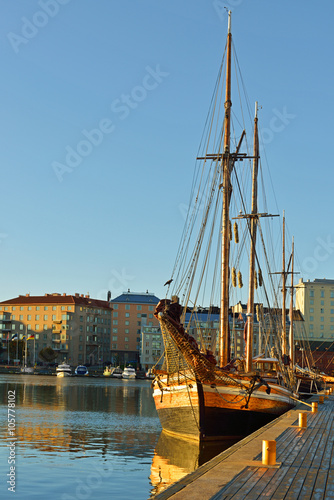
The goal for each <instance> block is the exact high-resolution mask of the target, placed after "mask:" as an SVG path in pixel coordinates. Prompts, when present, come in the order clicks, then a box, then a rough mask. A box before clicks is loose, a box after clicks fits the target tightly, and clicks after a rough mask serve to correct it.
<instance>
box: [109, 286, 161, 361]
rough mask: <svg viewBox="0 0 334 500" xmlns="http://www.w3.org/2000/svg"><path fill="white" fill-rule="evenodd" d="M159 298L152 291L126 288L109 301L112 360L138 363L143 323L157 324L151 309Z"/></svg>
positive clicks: (148, 325)
mask: <svg viewBox="0 0 334 500" xmlns="http://www.w3.org/2000/svg"><path fill="white" fill-rule="evenodd" d="M159 300H160V299H158V297H156V296H155V295H154V294H153V293H149V292H148V291H147V292H146V293H134V292H130V290H128V291H127V292H124V293H122V294H121V295H119V296H118V297H116V298H115V299H112V300H111V301H110V305H111V307H112V310H113V311H112V326H111V327H112V332H111V361H112V363H113V364H127V363H132V364H134V365H135V366H137V365H138V364H139V363H140V352H141V347H142V342H141V335H142V333H141V330H142V327H143V326H147V327H158V326H159V322H158V320H157V319H156V318H155V317H154V310H155V307H156V305H157V304H158V302H159Z"/></svg>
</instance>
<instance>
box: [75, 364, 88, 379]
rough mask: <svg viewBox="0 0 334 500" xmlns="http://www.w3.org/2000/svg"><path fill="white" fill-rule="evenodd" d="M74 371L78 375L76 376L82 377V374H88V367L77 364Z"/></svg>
mask: <svg viewBox="0 0 334 500" xmlns="http://www.w3.org/2000/svg"><path fill="white" fill-rule="evenodd" d="M74 373H75V374H76V375H77V376H78V377H82V376H84V375H88V374H89V373H88V368H87V366H84V365H79V366H77V367H76V369H75V371H74Z"/></svg>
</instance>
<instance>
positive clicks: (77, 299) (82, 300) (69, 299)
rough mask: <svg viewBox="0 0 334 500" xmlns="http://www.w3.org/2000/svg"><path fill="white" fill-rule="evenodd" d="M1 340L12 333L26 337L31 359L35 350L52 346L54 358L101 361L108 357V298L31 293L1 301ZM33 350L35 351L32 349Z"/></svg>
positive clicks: (96, 362)
mask: <svg viewBox="0 0 334 500" xmlns="http://www.w3.org/2000/svg"><path fill="white" fill-rule="evenodd" d="M0 316H1V318H5V319H2V321H0V340H1V341H2V342H4V340H5V339H7V337H9V340H10V339H11V338H12V336H13V335H14V334H17V335H18V338H19V340H22V339H23V338H24V337H28V338H29V337H33V339H30V340H28V354H29V358H28V359H29V361H30V363H32V362H33V360H34V359H35V361H38V353H39V352H40V351H41V350H42V349H43V348H45V347H51V348H52V349H53V350H54V351H56V352H57V353H58V357H57V358H56V360H55V361H56V362H57V363H60V362H62V361H63V360H65V359H66V360H67V362H68V363H70V364H71V365H72V366H76V365H79V364H91V365H97V364H102V363H103V362H104V361H109V360H110V333H111V307H110V304H109V302H107V301H104V300H97V299H93V298H91V297H90V296H89V295H83V294H81V295H80V294H78V293H76V294H74V295H67V294H66V293H64V294H59V293H52V294H48V293H46V294H45V295H43V296H31V295H30V294H26V295H19V296H18V297H16V298H14V299H10V300H6V301H4V302H1V303H0ZM34 351H35V352H34Z"/></svg>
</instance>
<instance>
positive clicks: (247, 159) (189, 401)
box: [153, 12, 298, 441]
mask: <svg viewBox="0 0 334 500" xmlns="http://www.w3.org/2000/svg"><path fill="white" fill-rule="evenodd" d="M225 53H226V58H225V54H224V58H223V61H224V60H226V72H225V74H226V79H225V80H226V84H225V99H224V97H223V94H222V93H220V92H221V90H220V86H219V84H218V83H217V84H216V88H215V94H214V97H213V99H212V111H213V113H212V118H211V117H210V119H208V120H207V123H208V133H207V134H206V137H207V139H208V140H207V142H206V144H205V145H204V147H203V150H204V154H203V155H202V156H199V157H198V158H197V160H199V161H200V162H201V163H200V164H201V169H202V170H198V171H197V174H196V176H195V177H196V179H197V180H198V179H199V184H200V183H201V182H202V180H203V179H204V178H205V179H207V181H208V188H204V187H203V185H202V184H201V185H200V187H199V188H198V189H197V188H196V190H195V189H194V190H193V191H194V193H195V194H194V198H195V202H194V206H192V205H190V210H189V214H188V217H187V221H186V226H185V230H184V235H183V236H184V239H183V242H182V243H181V245H180V248H179V253H178V256H177V259H176V262H177V264H176V266H175V269H174V272H173V276H172V278H171V279H170V280H168V282H167V283H166V285H168V290H169V286H170V284H171V283H172V281H174V283H173V285H172V286H173V290H174V291H175V293H174V294H171V299H168V298H167V296H166V299H164V300H161V301H160V302H159V304H158V305H157V307H156V310H155V316H156V317H157V319H158V320H159V323H160V328H161V333H162V337H163V342H164V349H165V352H164V355H165V357H164V363H163V366H162V368H161V370H158V369H154V370H153V371H154V373H155V379H154V381H153V388H154V390H153V397H154V401H155V406H156V409H157V412H158V415H159V418H160V421H161V424H162V427H163V430H164V431H165V432H167V433H169V434H173V435H176V436H179V437H181V436H182V437H183V438H186V439H193V440H197V441H205V440H212V439H217V438H223V439H226V438H228V439H231V438H239V437H242V436H245V435H247V434H249V433H250V432H253V431H254V430H255V429H257V428H259V427H261V426H262V425H264V424H266V423H267V422H269V421H270V420H272V419H274V418H276V417H278V416H279V415H282V414H283V413H284V412H286V411H287V410H289V409H290V408H292V407H293V406H295V404H296V400H297V399H298V394H297V393H296V392H295V391H294V387H295V378H294V374H293V369H292V367H291V363H290V358H289V356H288V352H287V346H286V345H285V344H286V334H285V331H284V329H282V328H281V327H282V324H281V325H280V328H281V330H280V332H279V333H280V334H281V333H282V331H283V335H284V342H283V344H284V345H283V347H282V345H281V343H280V341H279V340H280V339H279V338H278V337H277V338H276V340H275V342H276V343H275V346H273V348H272V349H271V351H268V349H267V351H265V352H262V353H259V355H258V356H257V357H254V315H255V314H254V307H255V304H254V290H255V287H256V280H257V276H258V281H261V282H262V281H263V277H262V269H261V267H260V263H259V257H258V253H257V250H256V239H257V231H258V229H260V227H261V226H260V218H262V217H271V218H272V217H273V216H272V215H270V214H267V213H259V211H258V201H257V183H258V169H259V139H258V116H257V115H258V106H257V104H256V110H255V118H254V122H253V134H252V137H253V139H252V142H253V151H252V153H242V152H241V150H242V147H243V142H246V141H247V138H246V133H245V130H242V132H241V133H240V136H236V135H235V137H234V139H235V152H232V150H231V130H234V128H232V124H231V106H232V102H231V74H232V69H231V60H232V55H231V54H232V33H231V12H229V18H228V34H227V44H226V51H225ZM224 64H225V63H224ZM222 75H223V63H222V66H221V68H220V72H219V78H220V76H222ZM219 102H224V106H223V112H222V113H223V119H222V123H221V122H220V124H218V118H217V112H216V109H217V108H218V106H219ZM216 124H217V130H218V132H214V131H213V129H214V125H216ZM210 141H211V142H210ZM212 141H213V142H214V147H215V148H216V151H217V152H214V153H211V152H210V149H209V148H210V147H212ZM239 162H243V165H244V164H245V163H247V164H248V165H249V167H250V168H248V170H250V171H251V178H252V180H251V191H252V201H251V207H250V208H251V209H250V210H249V209H247V205H246V202H245V201H244V197H243V194H242V189H241V182H240V181H239V178H238V176H237V172H236V170H237V168H236V165H237V164H238V165H239ZM233 176H234V177H235V185H234V184H233V181H232V178H233ZM237 195H238V200H239V201H238V203H240V205H239V208H240V207H241V210H239V215H238V216H236V217H235V219H239V223H243V224H244V225H245V230H244V233H243V243H245V241H246V240H247V241H249V242H250V245H249V246H250V252H249V290H248V305H247V322H246V325H245V331H244V334H245V354H244V356H239V357H238V358H237V357H236V356H235V357H234V358H232V357H231V337H232V335H231V331H230V307H229V293H230V288H232V286H231V285H232V284H233V285H234V286H235V283H234V282H235V281H236V274H237V273H236V270H235V268H234V267H233V268H232V267H231V262H230V260H231V259H230V257H231V248H230V246H231V232H232V231H231V227H232V221H231V213H230V208H231V201H232V199H235V198H236V196H237ZM203 200H205V202H204V201H203ZM240 200H241V201H240ZM248 203H249V202H248ZM235 205H237V204H235ZM236 210H237V208H236ZM237 213H238V212H237ZM199 214H200V224H199V232H198V233H195V231H194V229H193V226H192V224H193V222H194V221H195V217H196V216H198V215H199ZM217 221H218V230H217V231H216V232H217V234H218V235H219V238H218V246H219V249H218V250H216V252H217V253H216V258H215V259H211V257H210V256H209V247H210V249H211V247H212V246H213V243H212V242H213V240H214V232H215V229H217V227H216V225H215V224H216V222H217ZM234 227H235V226H234ZM206 231H208V238H207V240H205V236H204V235H205V232H206ZM260 236H261V240H262V239H263V233H262V231H261V232H260ZM236 239H237V238H236ZM191 241H193V243H194V246H193V248H194V250H191V249H190V242H191ZM201 249H204V259H203V261H202V262H203V264H202V266H201V264H200V258H199V255H200V250H201ZM185 256H188V260H187V258H186V257H185ZM237 258H239V259H240V255H239V254H237ZM210 259H211V260H215V262H218V267H220V273H219V274H220V284H219V285H218V286H217V279H216V278H217V273H216V274H213V283H214V285H213V286H215V289H217V288H220V308H219V313H220V327H219V342H218V344H219V364H218V365H217V361H216V358H215V356H214V352H212V350H209V349H208V348H207V346H206V344H205V342H203V344H202V347H201V348H200V347H199V346H198V343H197V341H196V340H195V338H194V337H193V336H192V335H190V334H189V330H187V328H185V327H184V318H185V313H186V312H187V311H191V312H192V313H193V314H194V315H196V307H197V304H198V300H199V299H198V297H199V292H196V293H195V297H194V298H192V299H190V297H192V295H191V293H192V291H193V290H194V288H195V287H196V288H198V289H199V288H200V285H201V284H203V283H204V284H206V283H207V281H206V280H207V278H206V275H205V273H206V269H207V268H210V266H211V264H208V263H209V261H210ZM210 262H211V261H210ZM211 267H213V266H211ZM256 267H258V271H257V272H256ZM196 271H199V278H198V280H197V281H196ZM238 279H239V286H240V283H241V276H240V275H239V273H238ZM197 285H198V286H197ZM180 294H182V295H183V298H182V303H183V306H181V304H180V298H179V297H180ZM211 303H212V302H211ZM190 304H192V306H190ZM283 316H285V314H281V316H280V321H281V322H282V318H283ZM276 317H277V311H276ZM235 354H236V349H235V346H234V355H235Z"/></svg>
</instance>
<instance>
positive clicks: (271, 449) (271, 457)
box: [262, 441, 276, 465]
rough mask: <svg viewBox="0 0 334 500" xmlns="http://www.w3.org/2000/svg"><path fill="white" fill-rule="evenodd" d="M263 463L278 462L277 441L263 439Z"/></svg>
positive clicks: (271, 463) (272, 463)
mask: <svg viewBox="0 0 334 500" xmlns="http://www.w3.org/2000/svg"><path fill="white" fill-rule="evenodd" d="M262 464H263V465H275V464H276V441H262Z"/></svg>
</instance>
